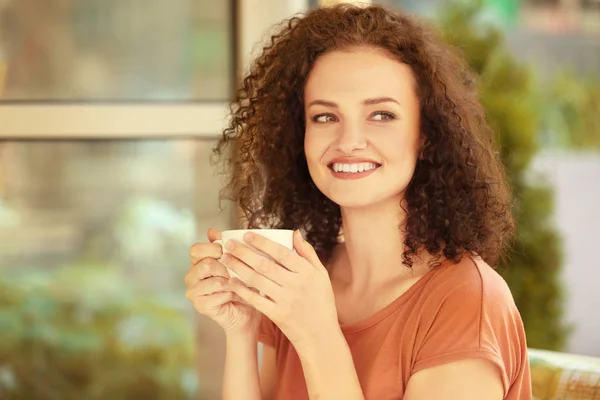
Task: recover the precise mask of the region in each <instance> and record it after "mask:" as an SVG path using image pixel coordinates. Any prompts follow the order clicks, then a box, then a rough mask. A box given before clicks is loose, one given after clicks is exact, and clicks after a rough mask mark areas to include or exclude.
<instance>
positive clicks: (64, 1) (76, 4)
mask: <svg viewBox="0 0 600 400" xmlns="http://www.w3.org/2000/svg"><path fill="white" fill-rule="evenodd" d="M232 4H233V0H218V1H216V0H169V1H164V0H43V1H39V0H1V1H0V98H2V97H3V99H4V100H5V101H51V100H61V101H80V100H85V101H191V100H208V101H215V100H227V99H228V98H229V95H230V93H231V89H232V88H231V85H232V79H231V78H232V77H233V74H234V72H233V68H234V62H233V59H234V57H233V52H234V46H233V25H232V24H233V18H232V16H233V12H232ZM2 70H5V71H4V73H3V71H2ZM4 74H5V75H6V77H5V81H6V82H5V84H4V86H5V87H4V95H2V75H4Z"/></svg>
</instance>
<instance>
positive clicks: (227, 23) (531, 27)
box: [0, 0, 600, 399]
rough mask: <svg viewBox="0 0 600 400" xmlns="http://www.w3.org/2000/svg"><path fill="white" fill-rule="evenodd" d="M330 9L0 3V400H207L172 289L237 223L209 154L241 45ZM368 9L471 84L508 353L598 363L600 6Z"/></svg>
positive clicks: (497, 1)
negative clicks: (406, 20)
mask: <svg viewBox="0 0 600 400" xmlns="http://www.w3.org/2000/svg"><path fill="white" fill-rule="evenodd" d="M337 2H339V1H324V0H323V1H320V2H319V1H316V0H170V1H165V0H44V1H43V2H40V1H37V0H0V398H2V399H5V398H6V399H107V398H110V399H138V398H144V399H217V398H219V397H220V385H221V375H222V367H223V356H224V354H223V353H224V346H223V345H224V343H223V337H222V334H221V332H220V330H219V329H218V328H217V327H216V326H215V325H214V324H213V323H212V322H210V321H208V320H206V319H203V318H199V317H197V316H196V315H195V312H194V311H193V309H192V307H191V306H190V305H189V303H188V302H187V300H186V298H185V286H184V284H183V276H184V274H185V272H186V271H187V269H188V267H189V265H188V249H189V247H190V245H191V244H192V243H193V242H194V241H198V240H205V232H206V229H207V228H208V227H210V226H215V227H218V228H221V229H226V228H234V227H236V226H237V224H238V223H237V219H236V215H235V207H232V206H231V205H230V204H223V208H220V207H219V202H218V192H219V189H220V185H221V182H222V179H221V177H220V175H219V174H217V172H218V171H216V169H215V167H214V166H213V165H212V164H211V163H210V156H211V149H212V146H213V145H214V144H215V141H216V139H217V138H218V136H219V135H220V132H221V130H222V129H223V127H224V126H225V121H226V115H227V102H228V101H229V100H230V99H231V98H232V96H233V93H234V92H235V89H236V84H237V82H238V79H239V78H240V77H241V76H242V75H243V73H244V71H245V69H246V66H247V65H248V63H249V61H250V60H251V59H252V57H253V55H255V54H256V52H257V45H256V43H259V42H261V41H263V40H264V39H265V38H266V35H267V34H268V32H272V27H273V24H275V23H277V22H279V21H280V20H282V19H283V18H287V17H289V16H291V15H292V14H294V13H296V12H303V11H306V10H307V9H309V8H311V7H317V6H319V5H326V4H330V3H337ZM372 2H373V3H382V4H387V5H391V6H397V7H400V8H402V9H405V10H408V11H409V12H411V13H416V14H420V15H422V16H424V17H426V18H430V19H431V20H432V22H433V23H434V24H436V25H437V26H438V27H439V29H440V31H441V32H442V34H443V35H444V37H445V39H446V40H447V41H450V42H451V43H453V44H456V45H457V46H459V48H460V49H461V51H462V52H463V54H464V55H465V56H466V57H467V59H468V61H469V63H470V64H471V67H472V68H473V69H474V70H475V71H476V72H477V73H478V74H479V76H480V80H479V86H480V90H481V98H482V101H483V103H484V105H485V106H486V109H487V111H488V118H489V121H490V123H491V124H492V126H493V127H494V129H495V131H496V132H497V134H498V142H499V144H500V147H499V150H500V152H501V155H502V158H503V161H504V162H505V164H506V166H507V168H508V171H509V177H510V180H511V184H512V187H513V191H514V193H515V215H516V217H517V219H518V222H519V231H518V240H517V241H516V242H515V244H514V248H513V251H512V252H511V254H510V257H509V258H508V259H506V260H505V261H504V262H503V263H502V265H500V266H499V271H500V272H501V273H502V274H503V276H505V278H506V279H507V281H508V282H509V285H510V287H511V290H512V291H513V295H514V296H515V300H516V301H517V305H518V306H519V309H520V311H521V313H522V315H523V319H524V321H525V325H526V329H527V335H528V340H529V345H530V346H531V347H532V348H539V349H550V350H558V351H567V352H572V353H579V354H586V355H593V356H600V312H598V310H599V309H600V295H599V294H598V290H597V285H598V282H600V261H599V258H598V255H597V252H596V249H597V247H598V246H597V241H598V238H599V237H600V235H599V234H598V229H600V228H599V227H598V225H599V224H598V223H599V222H600V208H599V206H598V205H599V204H600V78H599V77H600V1H599V0H481V1H471V2H469V1H454V2H449V1H443V0H418V1H417V0H386V1H383V0H381V1H375V0H373V1H372ZM265 10H268V12H265Z"/></svg>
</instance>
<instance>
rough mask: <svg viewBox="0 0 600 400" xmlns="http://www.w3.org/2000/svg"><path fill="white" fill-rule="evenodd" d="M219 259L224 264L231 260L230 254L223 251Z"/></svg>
mask: <svg viewBox="0 0 600 400" xmlns="http://www.w3.org/2000/svg"><path fill="white" fill-rule="evenodd" d="M221 261H222V262H223V263H224V264H227V263H228V262H229V261H231V256H230V255H229V254H227V253H225V254H223V255H222V256H221Z"/></svg>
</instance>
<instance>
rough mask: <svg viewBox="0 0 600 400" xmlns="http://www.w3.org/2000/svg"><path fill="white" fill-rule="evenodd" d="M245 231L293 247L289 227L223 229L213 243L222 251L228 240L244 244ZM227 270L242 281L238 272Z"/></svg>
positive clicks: (292, 237)
mask: <svg viewBox="0 0 600 400" xmlns="http://www.w3.org/2000/svg"><path fill="white" fill-rule="evenodd" d="M247 232H252V233H255V234H257V235H262V236H264V237H266V238H267V239H269V240H272V241H273V242H275V243H279V244H281V245H282V246H285V247H287V248H288V249H290V250H293V249H294V231H292V230H289V229H235V230H229V231H223V232H221V239H220V240H215V241H214V243H219V244H220V245H221V247H222V248H223V253H227V250H225V243H227V242H228V241H229V240H235V241H237V242H241V243H244V244H245V242H244V234H246V233H247ZM250 247H251V246H250ZM251 248H252V247H251ZM253 250H254V251H256V252H257V253H259V254H262V255H263V256H266V257H268V258H271V257H269V256H268V255H267V254H265V253H263V252H261V251H259V250H256V249H253ZM227 271H228V272H229V276H230V277H232V278H234V277H235V278H238V279H239V280H241V281H242V282H244V280H243V279H242V277H240V276H239V275H238V274H236V273H235V272H233V271H232V270H231V269H229V268H227ZM244 283H246V282H244Z"/></svg>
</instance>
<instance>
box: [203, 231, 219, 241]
mask: <svg viewBox="0 0 600 400" xmlns="http://www.w3.org/2000/svg"><path fill="white" fill-rule="evenodd" d="M206 236H207V237H208V240H209V241H210V242H211V243H212V242H214V241H215V240H220V239H221V231H220V230H218V229H217V228H210V229H209V230H208V232H206Z"/></svg>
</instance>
